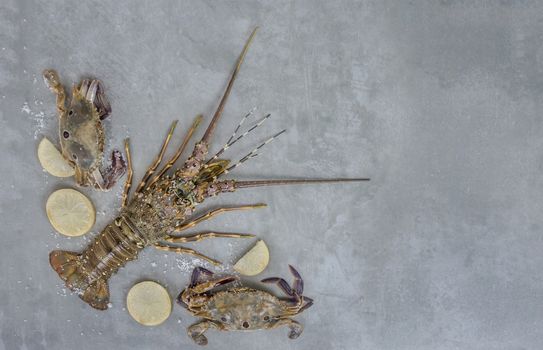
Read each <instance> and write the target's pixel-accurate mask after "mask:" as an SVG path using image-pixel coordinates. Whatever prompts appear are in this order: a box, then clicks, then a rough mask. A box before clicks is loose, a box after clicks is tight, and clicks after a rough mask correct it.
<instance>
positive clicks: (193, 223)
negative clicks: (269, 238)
mask: <svg viewBox="0 0 543 350" xmlns="http://www.w3.org/2000/svg"><path fill="white" fill-rule="evenodd" d="M265 206H266V204H263V203H259V204H252V205H242V206H239V207H225V208H218V209H215V210H212V211H210V212H207V213H206V214H204V215H202V216H200V217H197V218H196V219H194V220H192V221H189V222H187V223H185V224H182V225H179V226H177V227H176V228H175V231H176V232H181V231H184V230H186V229H189V228H191V227H194V226H196V225H198V224H199V223H201V222H202V221H206V220H209V219H211V218H212V217H214V216H216V215H218V214H221V213H225V212H227V211H234V210H248V209H257V208H264V207H265Z"/></svg>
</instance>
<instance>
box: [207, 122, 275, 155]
mask: <svg viewBox="0 0 543 350" xmlns="http://www.w3.org/2000/svg"><path fill="white" fill-rule="evenodd" d="M249 115H250V114H248V115H246V116H245V117H244V118H243V120H245V119H246V118H247V117H248V116H249ZM269 117H271V114H268V115H266V116H265V117H264V118H262V119H260V120H259V121H258V122H256V123H255V124H253V126H251V127H250V128H249V129H247V131H245V132H244V133H243V134H241V135H239V136H238V137H237V138H235V139H234V137H235V136H236V133H237V132H238V130H239V125H238V127H237V128H236V131H234V133H233V134H232V136H231V137H230V139H229V140H228V142H227V143H226V144H225V145H224V147H223V148H221V149H220V150H219V152H217V153H216V154H215V155H214V156H213V157H211V158H210V159H209V160H208V161H207V163H206V164H209V163H210V162H212V161H214V160H215V159H217V158H218V157H219V156H220V155H221V154H223V153H224V151H226V150H227V149H228V148H230V146H232V145H233V144H234V143H236V142H238V141H239V140H241V139H242V138H244V137H245V136H247V134H248V133H250V132H251V131H253V130H254V129H256V128H258V127H259V126H260V125H262V124H263V123H264V122H265V121H266V119H268V118H269ZM243 120H242V121H243ZM241 124H242V123H240V125H241Z"/></svg>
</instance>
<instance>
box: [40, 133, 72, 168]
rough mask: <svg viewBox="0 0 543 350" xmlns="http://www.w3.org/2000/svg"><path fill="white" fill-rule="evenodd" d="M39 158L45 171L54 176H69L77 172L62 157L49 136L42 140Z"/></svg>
mask: <svg viewBox="0 0 543 350" xmlns="http://www.w3.org/2000/svg"><path fill="white" fill-rule="evenodd" d="M38 159H39V160H40V164H41V166H42V167H43V168H44V169H45V171H47V172H48V173H49V174H51V175H53V176H57V177H69V176H73V175H74V174H75V170H74V168H72V166H70V164H69V163H68V162H67V161H66V160H65V159H64V157H62V154H60V152H59V151H58V149H57V148H56V147H55V145H53V144H52V143H51V141H49V139H47V137H44V138H43V139H42V140H41V141H40V144H39V146H38Z"/></svg>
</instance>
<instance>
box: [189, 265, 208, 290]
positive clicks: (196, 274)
mask: <svg viewBox="0 0 543 350" xmlns="http://www.w3.org/2000/svg"><path fill="white" fill-rule="evenodd" d="M202 274H203V275H206V276H213V272H211V271H209V270H208V269H206V268H204V267H201V266H197V267H195V268H194V270H192V275H191V276H190V285H189V286H190V287H194V286H195V285H196V284H197V283H198V281H199V280H200V275H202Z"/></svg>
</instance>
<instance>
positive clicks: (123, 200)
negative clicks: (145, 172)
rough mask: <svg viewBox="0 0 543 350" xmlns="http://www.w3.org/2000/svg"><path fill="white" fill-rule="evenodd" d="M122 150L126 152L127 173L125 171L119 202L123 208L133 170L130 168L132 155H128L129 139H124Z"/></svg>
mask: <svg viewBox="0 0 543 350" xmlns="http://www.w3.org/2000/svg"><path fill="white" fill-rule="evenodd" d="M124 151H125V152H126V162H127V168H128V170H127V173H126V182H125V184H124V189H123V197H122V198H123V199H122V202H121V208H124V207H125V206H126V204H127V203H128V194H129V192H130V187H132V176H133V174H134V171H133V170H132V157H131V156H130V143H129V139H126V140H124Z"/></svg>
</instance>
